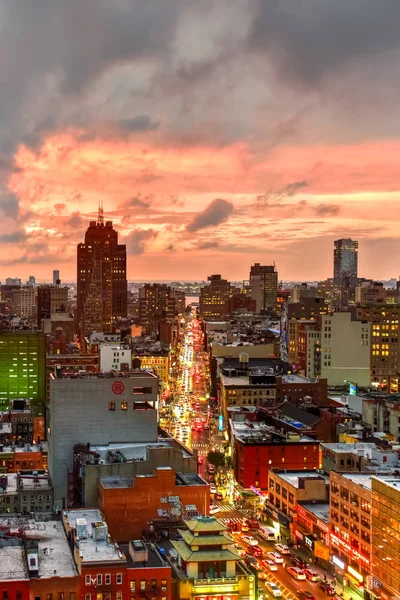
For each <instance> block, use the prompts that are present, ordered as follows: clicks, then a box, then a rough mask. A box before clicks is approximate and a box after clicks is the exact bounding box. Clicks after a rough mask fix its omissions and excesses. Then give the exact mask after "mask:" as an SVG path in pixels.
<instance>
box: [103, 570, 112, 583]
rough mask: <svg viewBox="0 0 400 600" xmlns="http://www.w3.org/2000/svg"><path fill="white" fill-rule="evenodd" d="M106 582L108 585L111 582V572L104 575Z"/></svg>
mask: <svg viewBox="0 0 400 600" xmlns="http://www.w3.org/2000/svg"><path fill="white" fill-rule="evenodd" d="M104 583H105V584H106V585H110V583H111V575H110V574H109V573H107V575H104Z"/></svg>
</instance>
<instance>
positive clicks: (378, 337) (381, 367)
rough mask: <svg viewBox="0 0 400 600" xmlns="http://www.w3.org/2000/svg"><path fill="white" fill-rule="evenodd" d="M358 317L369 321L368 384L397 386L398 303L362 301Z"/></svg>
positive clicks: (399, 357)
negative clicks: (369, 360)
mask: <svg viewBox="0 0 400 600" xmlns="http://www.w3.org/2000/svg"><path fill="white" fill-rule="evenodd" d="M355 311H356V315H357V319H359V320H363V321H367V322H368V323H371V329H372V330H371V340H370V346H369V349H370V354H371V384H372V386H373V387H376V388H379V389H380V390H382V391H390V392H393V393H397V392H398V391H399V390H400V387H399V385H400V378H399V373H400V345H399V342H400V338H399V315H400V307H399V306H398V305H396V304H381V303H378V304H375V303H368V304H361V305H358V306H357V308H356V309H355Z"/></svg>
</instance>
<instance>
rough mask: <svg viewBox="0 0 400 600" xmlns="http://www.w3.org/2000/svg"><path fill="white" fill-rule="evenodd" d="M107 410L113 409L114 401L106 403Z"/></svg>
mask: <svg viewBox="0 0 400 600" xmlns="http://www.w3.org/2000/svg"><path fill="white" fill-rule="evenodd" d="M108 410H115V402H109V403H108Z"/></svg>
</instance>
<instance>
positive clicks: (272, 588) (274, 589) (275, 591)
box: [265, 581, 282, 598]
mask: <svg viewBox="0 0 400 600" xmlns="http://www.w3.org/2000/svg"><path fill="white" fill-rule="evenodd" d="M265 587H266V588H267V589H268V591H269V593H270V594H271V596H273V597H274V598H280V597H281V596H282V592H281V590H280V589H279V588H278V586H277V585H276V584H275V583H272V581H267V583H266V584H265Z"/></svg>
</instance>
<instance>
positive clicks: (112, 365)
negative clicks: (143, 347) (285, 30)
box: [100, 344, 132, 373]
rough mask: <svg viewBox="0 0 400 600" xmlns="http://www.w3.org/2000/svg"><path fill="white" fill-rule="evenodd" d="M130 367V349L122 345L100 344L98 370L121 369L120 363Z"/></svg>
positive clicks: (102, 371)
mask: <svg viewBox="0 0 400 600" xmlns="http://www.w3.org/2000/svg"><path fill="white" fill-rule="evenodd" d="M124 364H125V365H128V370H130V369H131V367H132V351H131V350H130V348H123V347H122V346H110V345H109V344H100V372H101V373H108V372H109V371H111V370H113V369H114V370H115V371H121V365H124Z"/></svg>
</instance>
